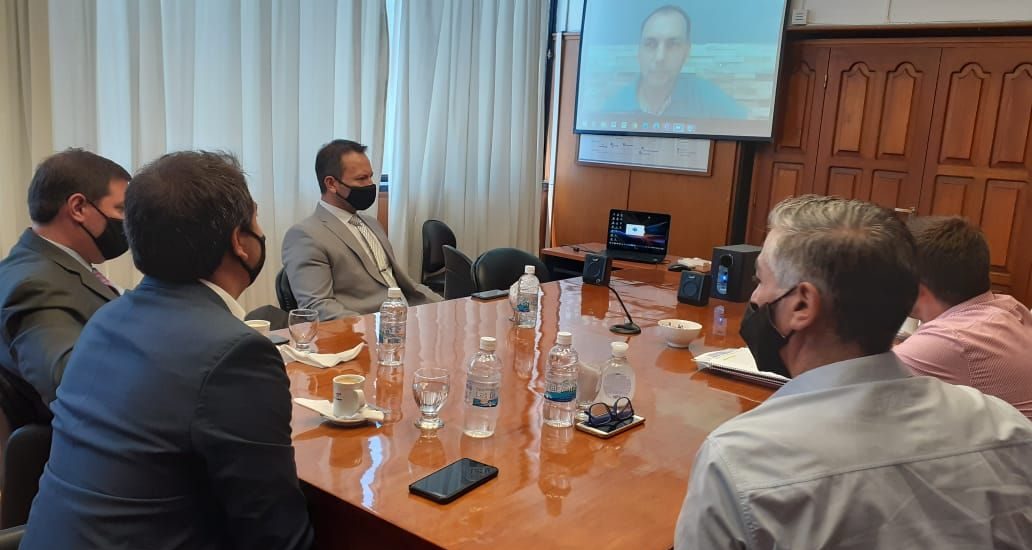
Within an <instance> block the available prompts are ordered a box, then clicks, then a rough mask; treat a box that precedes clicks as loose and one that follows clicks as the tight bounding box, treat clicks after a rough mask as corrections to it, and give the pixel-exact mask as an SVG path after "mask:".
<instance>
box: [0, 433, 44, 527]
mask: <svg viewBox="0 0 1032 550" xmlns="http://www.w3.org/2000/svg"><path fill="white" fill-rule="evenodd" d="M52 434H53V432H52V431H51V429H50V426H48V425H46V424H27V425H25V426H22V427H21V428H18V429H17V430H14V433H12V434H11V437H10V439H8V440H7V445H6V446H5V447H4V471H3V492H2V493H0V529H7V528H8V527H14V526H15V525H22V524H24V523H25V522H27V521H29V508H30V507H31V506H32V499H34V498H36V493H37V492H38V491H39V476H41V475H43V467H44V466H45V465H46V463H47V459H49V458H50V438H51V435H52Z"/></svg>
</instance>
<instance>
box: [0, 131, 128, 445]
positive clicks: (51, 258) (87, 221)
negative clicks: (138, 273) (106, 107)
mask: <svg viewBox="0 0 1032 550" xmlns="http://www.w3.org/2000/svg"><path fill="white" fill-rule="evenodd" d="M129 178H130V176H129V173H128V172H126V171H125V169H124V168H122V167H121V166H119V165H118V164H116V163H114V162H112V161H111V160H108V159H106V158H104V157H101V156H99V155H95V154H93V153H90V152H88V151H83V150H81V149H68V150H66V151H62V152H60V153H56V154H54V155H52V156H51V157H49V158H47V159H45V160H44V161H43V162H41V163H40V164H39V166H38V167H37V168H36V173H35V175H33V178H32V182H31V183H30V185H29V193H28V206H29V217H30V218H31V219H32V227H30V228H28V229H26V230H25V232H24V233H23V234H22V236H21V239H20V240H19V241H18V243H17V244H16V245H14V247H13V248H12V249H11V253H10V254H9V255H8V256H7V257H6V258H4V260H3V261H2V262H0V366H2V367H3V368H2V369H0V395H2V397H0V401H2V406H3V409H4V412H5V414H6V415H7V417H8V421H9V422H10V423H11V428H12V429H15V428H17V427H19V426H21V425H23V424H26V423H33V422H47V421H49V417H50V413H49V411H47V409H46V405H48V404H49V403H50V402H51V401H53V400H54V396H55V392H56V391H57V386H58V384H60V383H61V377H62V375H63V373H64V369H65V365H66V364H67V363H68V357H69V355H70V354H71V351H72V348H73V346H74V345H75V342H76V340H77V339H78V337H79V333H80V332H81V331H82V328H83V326H84V325H85V324H86V321H87V320H89V318H90V317H91V316H92V315H93V314H94V313H95V312H96V311H97V310H98V309H100V307H101V306H103V305H104V304H106V303H108V301H110V300H113V299H114V298H115V297H116V296H118V295H119V291H118V289H117V288H115V287H114V285H112V284H111V282H110V281H108V280H107V278H106V277H105V276H104V275H103V274H101V273H100V271H99V270H97V268H96V267H94V265H95V264H100V263H103V262H104V261H106V260H110V259H112V258H116V257H118V256H121V255H122V254H123V253H124V252H125V251H126V250H127V248H128V244H127V243H126V237H125V232H124V231H123V229H122V211H123V209H124V203H125V191H126V187H127V185H128V182H129Z"/></svg>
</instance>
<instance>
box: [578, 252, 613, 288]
mask: <svg viewBox="0 0 1032 550" xmlns="http://www.w3.org/2000/svg"><path fill="white" fill-rule="evenodd" d="M612 272H613V259H612V258H610V257H609V256H606V255H605V254H590V253H589V254H585V255H584V273H583V276H584V283H585V284H589V285H600V286H606V285H608V284H609V276H610V275H611V274H612Z"/></svg>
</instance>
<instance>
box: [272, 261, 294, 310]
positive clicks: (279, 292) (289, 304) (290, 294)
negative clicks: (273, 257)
mask: <svg viewBox="0 0 1032 550" xmlns="http://www.w3.org/2000/svg"><path fill="white" fill-rule="evenodd" d="M276 301H278V302H279V307H280V309H282V310H283V311H290V310H292V309H297V298H295V297H294V291H292V290H290V281H288V280H287V271H286V270H285V269H280V271H279V273H277V274H276Z"/></svg>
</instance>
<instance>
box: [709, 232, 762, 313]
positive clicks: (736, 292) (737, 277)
mask: <svg viewBox="0 0 1032 550" xmlns="http://www.w3.org/2000/svg"><path fill="white" fill-rule="evenodd" d="M759 255H760V247H758V246H753V245H751V244H736V245H730V246H718V247H716V248H714V249H713V264H712V266H711V267H710V273H712V274H713V287H712V291H711V292H710V295H711V296H713V297H714V298H719V299H721V300H727V301H729V302H747V301H749V297H750V296H752V292H753V290H755V289H756V258H757V257H758V256H759Z"/></svg>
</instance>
